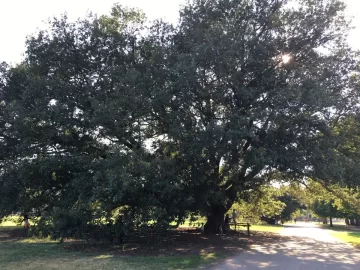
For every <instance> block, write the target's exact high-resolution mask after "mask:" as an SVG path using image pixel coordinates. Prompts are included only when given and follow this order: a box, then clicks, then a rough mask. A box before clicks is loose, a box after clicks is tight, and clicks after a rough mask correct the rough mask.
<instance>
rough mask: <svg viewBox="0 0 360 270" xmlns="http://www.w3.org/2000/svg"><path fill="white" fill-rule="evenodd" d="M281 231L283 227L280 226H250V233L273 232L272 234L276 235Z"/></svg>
mask: <svg viewBox="0 0 360 270" xmlns="http://www.w3.org/2000/svg"><path fill="white" fill-rule="evenodd" d="M283 229H284V227H283V226H282V225H251V227H250V232H251V231H257V232H274V233H278V232H280V231H281V230H283Z"/></svg>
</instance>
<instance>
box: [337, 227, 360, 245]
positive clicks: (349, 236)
mask: <svg viewBox="0 0 360 270" xmlns="http://www.w3.org/2000/svg"><path fill="white" fill-rule="evenodd" d="M331 235H332V236H334V237H336V238H338V239H340V240H342V241H344V242H346V243H350V244H352V245H353V246H355V247H357V248H360V232H339V231H337V232H336V231H334V232H331Z"/></svg>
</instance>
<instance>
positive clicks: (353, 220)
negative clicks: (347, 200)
mask: <svg viewBox="0 0 360 270" xmlns="http://www.w3.org/2000/svg"><path fill="white" fill-rule="evenodd" d="M355 224H356V222H355V218H354V217H351V218H350V225H352V226H355Z"/></svg>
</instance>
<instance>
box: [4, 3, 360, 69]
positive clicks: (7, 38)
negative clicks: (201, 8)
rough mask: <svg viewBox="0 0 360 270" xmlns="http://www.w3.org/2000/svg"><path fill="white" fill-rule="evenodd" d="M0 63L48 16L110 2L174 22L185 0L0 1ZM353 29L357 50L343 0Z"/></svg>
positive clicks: (12, 57)
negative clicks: (135, 8) (138, 9)
mask: <svg viewBox="0 0 360 270" xmlns="http://www.w3.org/2000/svg"><path fill="white" fill-rule="evenodd" d="M0 1H1V5H0V62H1V61H6V62H8V63H12V64H15V63H18V62H20V61H21V59H22V54H23V52H24V50H25V39H26V36H27V35H31V34H33V33H36V30H37V29H44V28H45V27H46V26H45V23H44V22H45V21H47V19H48V18H50V17H54V16H59V15H61V14H63V13H64V12H66V13H67V14H68V17H69V18H70V19H71V20H76V19H77V18H79V17H84V16H85V15H86V13H87V11H93V12H94V13H97V14H107V13H108V12H109V11H110V9H111V7H112V5H113V4H114V3H120V4H122V5H125V6H129V7H138V8H140V9H142V10H143V11H144V12H145V13H146V15H147V17H148V18H149V19H151V20H152V19H158V18H163V19H164V20H166V21H169V22H172V23H175V22H176V21H177V20H178V17H179V8H180V6H181V5H183V4H185V2H186V0H60V1H59V0H0ZM345 2H346V3H347V5H348V15H349V16H352V17H354V18H353V26H354V27H355V29H354V30H353V31H352V32H351V34H350V36H349V43H350V44H351V45H352V46H353V47H354V48H356V49H360V0H345Z"/></svg>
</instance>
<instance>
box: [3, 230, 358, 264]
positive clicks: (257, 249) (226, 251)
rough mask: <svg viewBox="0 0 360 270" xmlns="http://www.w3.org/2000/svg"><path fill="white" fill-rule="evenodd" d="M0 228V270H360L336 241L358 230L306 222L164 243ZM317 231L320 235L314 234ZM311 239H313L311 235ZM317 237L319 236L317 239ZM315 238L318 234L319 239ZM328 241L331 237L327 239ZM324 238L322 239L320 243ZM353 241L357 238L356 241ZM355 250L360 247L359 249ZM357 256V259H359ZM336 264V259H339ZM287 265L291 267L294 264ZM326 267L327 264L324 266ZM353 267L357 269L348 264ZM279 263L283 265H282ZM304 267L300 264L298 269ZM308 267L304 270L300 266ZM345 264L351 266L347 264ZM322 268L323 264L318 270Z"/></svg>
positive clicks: (353, 255) (178, 236)
mask: <svg viewBox="0 0 360 270" xmlns="http://www.w3.org/2000/svg"><path fill="white" fill-rule="evenodd" d="M3 225H7V226H2V227H0V269H5V270H6V269H18V268H21V269H40V270H41V269H80V270H81V269H86V270H88V269H89V270H90V269H104V270H107V269H112V270H113V269H125V270H127V269H157V270H159V269H194V268H203V269H209V268H210V269H211V268H213V269H251V270H252V269H271V268H272V267H274V269H275V268H276V269H310V270H311V269H318V268H311V267H312V266H314V267H317V266H319V265H324V264H325V263H328V264H329V265H330V266H334V267H338V268H325V269H357V270H358V269H360V266H358V265H356V264H355V263H353V262H354V260H356V259H358V261H359V262H360V255H359V253H358V251H357V250H356V249H354V248H353V247H351V246H350V245H346V244H344V243H342V242H341V241H340V240H337V239H336V238H335V237H337V238H338V239H342V240H345V241H348V242H352V243H353V244H354V245H356V244H360V232H358V231H345V229H346V230H348V228H344V227H340V226H337V227H335V229H332V230H330V229H328V228H327V227H326V229H323V228H321V227H318V226H314V225H309V224H305V225H304V226H302V225H301V224H300V225H299V224H297V226H296V227H295V226H294V225H285V226H252V235H251V236H250V237H248V236H246V235H245V234H240V235H229V236H203V235H201V234H199V233H198V232H191V231H190V232H189V231H187V230H183V231H177V232H176V233H174V234H173V235H172V237H171V238H169V239H168V240H167V241H161V242H159V243H155V244H152V245H151V246H150V245H147V244H142V245H138V244H134V243H128V244H125V245H122V246H109V245H100V244H91V245H89V244H85V243H82V242H77V241H72V242H65V243H63V244H59V243H58V242H54V241H51V240H49V239H36V238H28V237H25V235H24V230H23V229H22V228H19V227H15V226H9V225H12V224H3ZM319 235H321V236H319ZM314 237H315V238H314ZM316 237H317V238H318V239H316ZM319 237H320V238H319ZM329 239H330V240H329ZM324 241H325V242H324ZM357 241H358V242H357ZM359 251H360V250H359ZM358 256H359V257H358ZM344 261H346V262H347V263H345V264H344V267H345V266H346V267H348V268H341V267H343V266H342V265H340V266H339V263H343V262H344ZM290 265H291V266H296V267H295V268H293V267H291V268H289V267H290ZM329 265H328V266H329ZM352 266H354V267H357V268H351V267H352ZM281 267H283V268H281ZM302 267H304V268H302ZM305 267H307V268H305ZM349 267H350V268H349ZM321 269H322V268H321Z"/></svg>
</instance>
